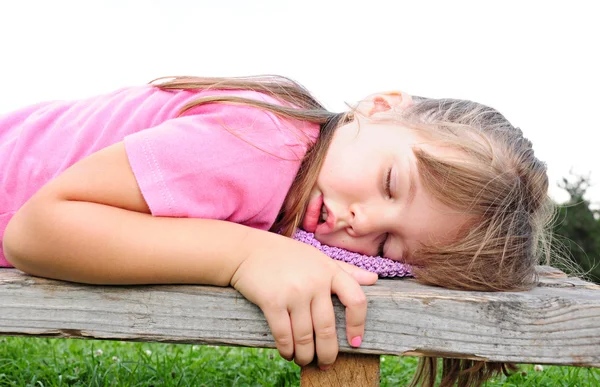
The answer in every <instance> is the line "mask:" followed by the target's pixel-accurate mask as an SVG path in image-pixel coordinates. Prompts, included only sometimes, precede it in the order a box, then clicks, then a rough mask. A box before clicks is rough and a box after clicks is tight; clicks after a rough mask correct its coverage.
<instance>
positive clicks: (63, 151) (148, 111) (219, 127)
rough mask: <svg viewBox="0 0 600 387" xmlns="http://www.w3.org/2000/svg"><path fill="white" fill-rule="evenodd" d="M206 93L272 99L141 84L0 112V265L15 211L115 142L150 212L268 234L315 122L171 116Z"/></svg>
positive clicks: (241, 113)
mask: <svg viewBox="0 0 600 387" xmlns="http://www.w3.org/2000/svg"><path fill="white" fill-rule="evenodd" d="M216 94H219V95H222V94H227V95H236V96H241V97H246V98H252V99H259V100H263V101H267V102H274V103H277V102H276V101H275V100H274V99H272V98H271V97H268V96H266V95H264V94H260V93H257V92H253V91H203V92H192V91H163V90H160V89H158V88H155V87H152V86H142V87H134V88H125V89H121V90H118V91H116V92H114V93H110V94H106V95H102V96H98V97H93V98H89V99H85V100H80V101H69V102H64V101H60V102H46V103H42V104H38V105H35V106H30V107H27V108H24V109H21V110H18V111H15V112H12V113H8V114H5V115H0V266H10V264H8V262H7V261H6V259H5V258H4V254H3V252H2V249H1V242H2V235H3V234H4V230H5V229H6V225H7V224H8V221H9V220H10V218H11V217H12V216H13V215H14V214H15V212H16V211H17V210H18V209H19V208H20V207H21V206H22V205H23V204H24V203H25V202H26V201H27V200H28V199H29V198H30V197H31V196H32V195H33V194H34V193H35V192H36V191H37V190H38V189H40V188H41V187H42V186H43V185H44V184H45V183H47V182H48V181H50V180H51V179H53V178H55V177H56V176H58V175H59V174H60V173H61V172H63V171H64V170H65V169H66V168H68V167H69V166H71V165H72V164H74V163H75V162H77V161H79V160H81V159H82V158H84V157H86V156H88V155H90V154H92V153H94V152H96V151H98V150H101V149H103V148H105V147H107V146H109V145H112V144H114V143H117V142H119V141H124V143H125V149H126V151H127V155H128V158H129V162H130V164H131V167H132V169H133V172H134V174H135V177H136V179H137V182H138V184H139V186H140V189H141V192H142V194H143V196H144V198H145V200H146V202H147V203H148V206H149V207H150V210H151V212H152V215H154V216H170V217H196V218H210V219H222V220H228V221H232V222H236V223H241V224H245V225H248V226H250V227H255V228H260V229H265V230H267V229H269V228H270V226H271V225H272V224H273V223H274V221H275V218H276V216H277V214H278V212H279V209H280V208H281V205H282V204H283V200H284V199H285V196H286V194H287V192H288V190H289V188H290V186H291V183H292V181H293V179H294V177H295V175H296V173H297V171H298V168H299V166H300V162H301V160H302V158H303V157H304V155H305V153H306V151H307V148H308V147H310V145H312V144H313V143H314V141H315V140H316V138H317V136H318V126H317V125H314V124H309V123H305V122H301V121H296V120H287V119H281V118H278V117H277V116H275V115H274V114H272V113H270V112H267V111H264V110H262V109H258V108H253V107H249V106H241V105H229V104H218V103H214V104H208V105H203V106H198V107H195V108H193V109H190V110H188V111H187V112H186V113H185V114H184V115H182V116H178V112H179V111H180V109H181V108H182V107H183V106H185V105H186V104H187V103H189V102H191V101H194V100H196V99H198V98H199V97H200V96H208V95H216Z"/></svg>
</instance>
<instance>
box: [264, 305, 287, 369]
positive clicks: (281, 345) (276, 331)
mask: <svg viewBox="0 0 600 387" xmlns="http://www.w3.org/2000/svg"><path fill="white" fill-rule="evenodd" d="M263 313H264V315H265V318H266V319H267V323H268V324H269V328H270V329H271V334H272V335H273V338H274V339H275V346H276V347H277V350H278V351H279V354H280V355H281V357H283V358H284V359H286V360H288V361H290V360H292V359H293V358H294V338H293V336H292V324H291V322H290V315H289V313H288V311H287V309H279V310H270V311H269V310H263Z"/></svg>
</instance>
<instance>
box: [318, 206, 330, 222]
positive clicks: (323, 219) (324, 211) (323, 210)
mask: <svg viewBox="0 0 600 387" xmlns="http://www.w3.org/2000/svg"><path fill="white" fill-rule="evenodd" d="M327 216H328V213H327V207H325V202H323V204H321V215H320V216H319V221H318V222H317V224H323V223H325V222H327Z"/></svg>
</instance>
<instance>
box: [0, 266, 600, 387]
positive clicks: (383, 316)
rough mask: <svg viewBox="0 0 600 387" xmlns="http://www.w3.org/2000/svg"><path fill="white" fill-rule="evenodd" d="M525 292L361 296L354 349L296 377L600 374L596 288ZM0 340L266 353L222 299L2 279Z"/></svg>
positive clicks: (256, 332)
mask: <svg viewBox="0 0 600 387" xmlns="http://www.w3.org/2000/svg"><path fill="white" fill-rule="evenodd" d="M538 272H539V274H540V279H541V281H540V284H539V286H538V287H537V288H535V289H533V290H531V291H528V292H517V293H482V292H463V291H453V290H447V289H442V288H436V287H430V286H423V285H420V284H418V283H416V282H415V281H414V280H411V279H401V280H380V281H379V282H378V283H377V285H375V286H370V287H364V290H365V293H366V294H367V297H368V300H369V301H368V302H369V314H368V318H367V326H366V333H365V337H364V340H363V343H362V345H361V347H360V348H358V349H354V348H351V347H349V346H348V345H347V343H346V340H345V337H346V335H345V331H344V330H345V322H344V310H343V306H342V305H341V304H340V303H339V301H338V300H337V298H335V297H334V304H335V308H336V316H337V328H338V335H339V337H340V338H341V339H340V351H341V352H343V353H342V354H340V356H339V358H338V361H337V362H336V363H335V365H334V367H332V369H330V370H329V371H320V370H319V369H318V368H316V367H315V366H308V367H304V368H303V370H302V374H301V375H302V376H301V384H302V385H303V386H337V385H339V386H343V385H352V386H375V385H378V384H379V355H380V354H391V355H411V356H415V355H416V356H422V355H433V356H443V357H449V358H468V359H476V360H485V361H505V362H514V363H538V364H556V365H574V366H583V367H600V286H598V285H595V284H592V283H588V282H585V281H582V280H580V279H577V278H569V277H567V276H566V275H565V274H564V273H562V272H560V271H558V270H556V269H553V268H551V267H540V268H539V269H538ZM0 335H23V336H45V337H76V338H90V339H92V338H93V339H110V340H132V341H154V342H170V343H194V344H213V345H236V346H245V347H262V348H274V342H273V338H272V336H271V334H270V331H269V328H268V326H267V324H266V321H265V319H264V317H263V315H262V312H261V311H260V309H258V308H257V307H256V306H255V305H253V304H251V303H250V302H248V301H246V299H244V297H242V296H241V295H240V294H239V293H238V292H237V291H235V290H234V289H232V288H219V287H212V286H189V285H162V286H89V285H80V284H73V283H67V282H61V281H54V280H48V279H42V278H36V277H31V276H28V275H25V274H23V273H21V272H20V271H18V270H15V269H0Z"/></svg>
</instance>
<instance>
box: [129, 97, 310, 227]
mask: <svg viewBox="0 0 600 387" xmlns="http://www.w3.org/2000/svg"><path fill="white" fill-rule="evenodd" d="M194 110H195V111H194V114H191V115H186V116H181V117H178V118H173V119H170V120H167V121H165V122H164V123H162V124H160V125H158V126H156V127H152V128H149V129H145V130H142V131H140V132H138V133H135V134H132V135H129V136H127V137H126V138H125V140H124V142H125V148H126V151H127V155H128V158H129V162H130V164H131V167H132V169H133V173H134V175H135V177H136V179H137V182H138V184H139V187H140V189H141V192H142V195H143V196H144V199H145V200H146V202H147V203H148V206H149V208H150V210H151V212H152V215H154V216H168V217H191V218H209V219H221V220H229V221H233V222H236V223H241V224H246V225H248V226H251V227H255V228H261V229H268V228H270V226H271V225H272V224H273V223H274V221H275V219H276V217H277V214H278V212H279V209H280V208H281V206H282V204H283V201H284V199H285V196H286V194H287V192H288V190H289V188H290V186H291V184H292V181H293V179H294V177H295V175H296V173H297V172H298V168H299V166H300V163H301V160H302V158H303V157H304V154H305V153H306V150H307V147H308V146H309V145H310V144H311V143H312V142H313V141H314V139H315V137H316V134H317V132H316V131H315V127H314V125H305V124H298V122H297V121H286V120H281V119H279V118H277V117H275V116H274V115H273V114H272V113H269V112H266V111H264V110H261V109H258V108H254V107H249V106H236V105H227V104H210V105H206V106H201V107H199V108H195V109H194ZM302 125H304V126H302Z"/></svg>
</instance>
